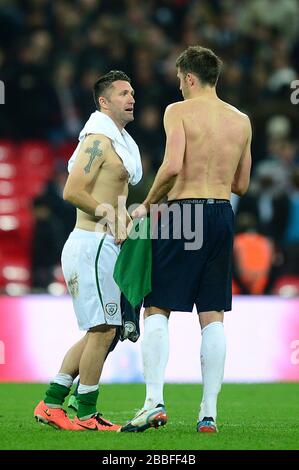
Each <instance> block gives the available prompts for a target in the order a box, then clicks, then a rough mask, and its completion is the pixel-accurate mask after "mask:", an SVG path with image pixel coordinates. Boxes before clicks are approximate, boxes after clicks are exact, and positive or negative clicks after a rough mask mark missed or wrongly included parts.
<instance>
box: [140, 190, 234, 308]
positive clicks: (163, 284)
mask: <svg viewBox="0 0 299 470" xmlns="http://www.w3.org/2000/svg"><path fill="white" fill-rule="evenodd" d="M233 236H234V214H233V210H232V207H231V205H230V202H229V201H228V200H226V199H179V200H173V201H168V203H167V204H165V205H164V207H163V208H162V209H161V212H160V214H159V218H158V222H157V224H156V227H154V230H153V234H152V237H153V239H152V291H151V293H150V294H149V295H147V296H146V297H145V299H144V307H158V308H163V309H166V310H171V311H182V312H192V310H193V307H194V304H195V305H196V308H197V311H198V312H206V311H211V310H215V311H221V310H224V311H228V310H231V301H232V249H233Z"/></svg>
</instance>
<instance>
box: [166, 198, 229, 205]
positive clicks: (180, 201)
mask: <svg viewBox="0 0 299 470" xmlns="http://www.w3.org/2000/svg"><path fill="white" fill-rule="evenodd" d="M166 204H206V205H208V204H230V201H229V199H214V198H200V199H199V198H192V199H171V200H170V201H167V203H166Z"/></svg>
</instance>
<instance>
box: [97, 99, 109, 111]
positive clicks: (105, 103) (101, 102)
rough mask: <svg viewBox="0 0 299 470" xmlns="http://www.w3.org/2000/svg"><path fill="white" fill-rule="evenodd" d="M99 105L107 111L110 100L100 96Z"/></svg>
mask: <svg viewBox="0 0 299 470" xmlns="http://www.w3.org/2000/svg"><path fill="white" fill-rule="evenodd" d="M99 105H100V107H101V109H107V107H108V100H107V98H105V96H99Z"/></svg>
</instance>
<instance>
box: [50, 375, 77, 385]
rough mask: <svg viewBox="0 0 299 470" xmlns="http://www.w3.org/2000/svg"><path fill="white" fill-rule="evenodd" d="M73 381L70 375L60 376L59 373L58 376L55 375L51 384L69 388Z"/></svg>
mask: <svg viewBox="0 0 299 470" xmlns="http://www.w3.org/2000/svg"><path fill="white" fill-rule="evenodd" d="M73 381H74V379H73V377H72V376H71V375H69V374H62V373H61V372H59V374H56V375H55V377H54V379H53V382H55V383H56V384H59V385H64V386H65V387H67V388H71V386H72V385H73Z"/></svg>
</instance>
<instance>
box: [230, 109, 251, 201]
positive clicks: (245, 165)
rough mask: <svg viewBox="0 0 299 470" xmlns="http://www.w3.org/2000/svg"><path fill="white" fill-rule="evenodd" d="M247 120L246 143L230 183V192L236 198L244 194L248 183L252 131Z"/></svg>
mask: <svg viewBox="0 0 299 470" xmlns="http://www.w3.org/2000/svg"><path fill="white" fill-rule="evenodd" d="M247 120H248V122H247V125H248V134H247V141H246V144H245V148H244V151H243V153H242V155H241V158H240V161H239V164H238V167H237V170H236V173H235V176H234V180H233V182H232V192H233V193H235V194H237V195H238V196H243V195H244V194H245V193H246V191H247V189H248V186H249V181H250V169H251V150H250V148H251V139H252V130H251V124H250V120H249V119H248V118H247Z"/></svg>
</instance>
